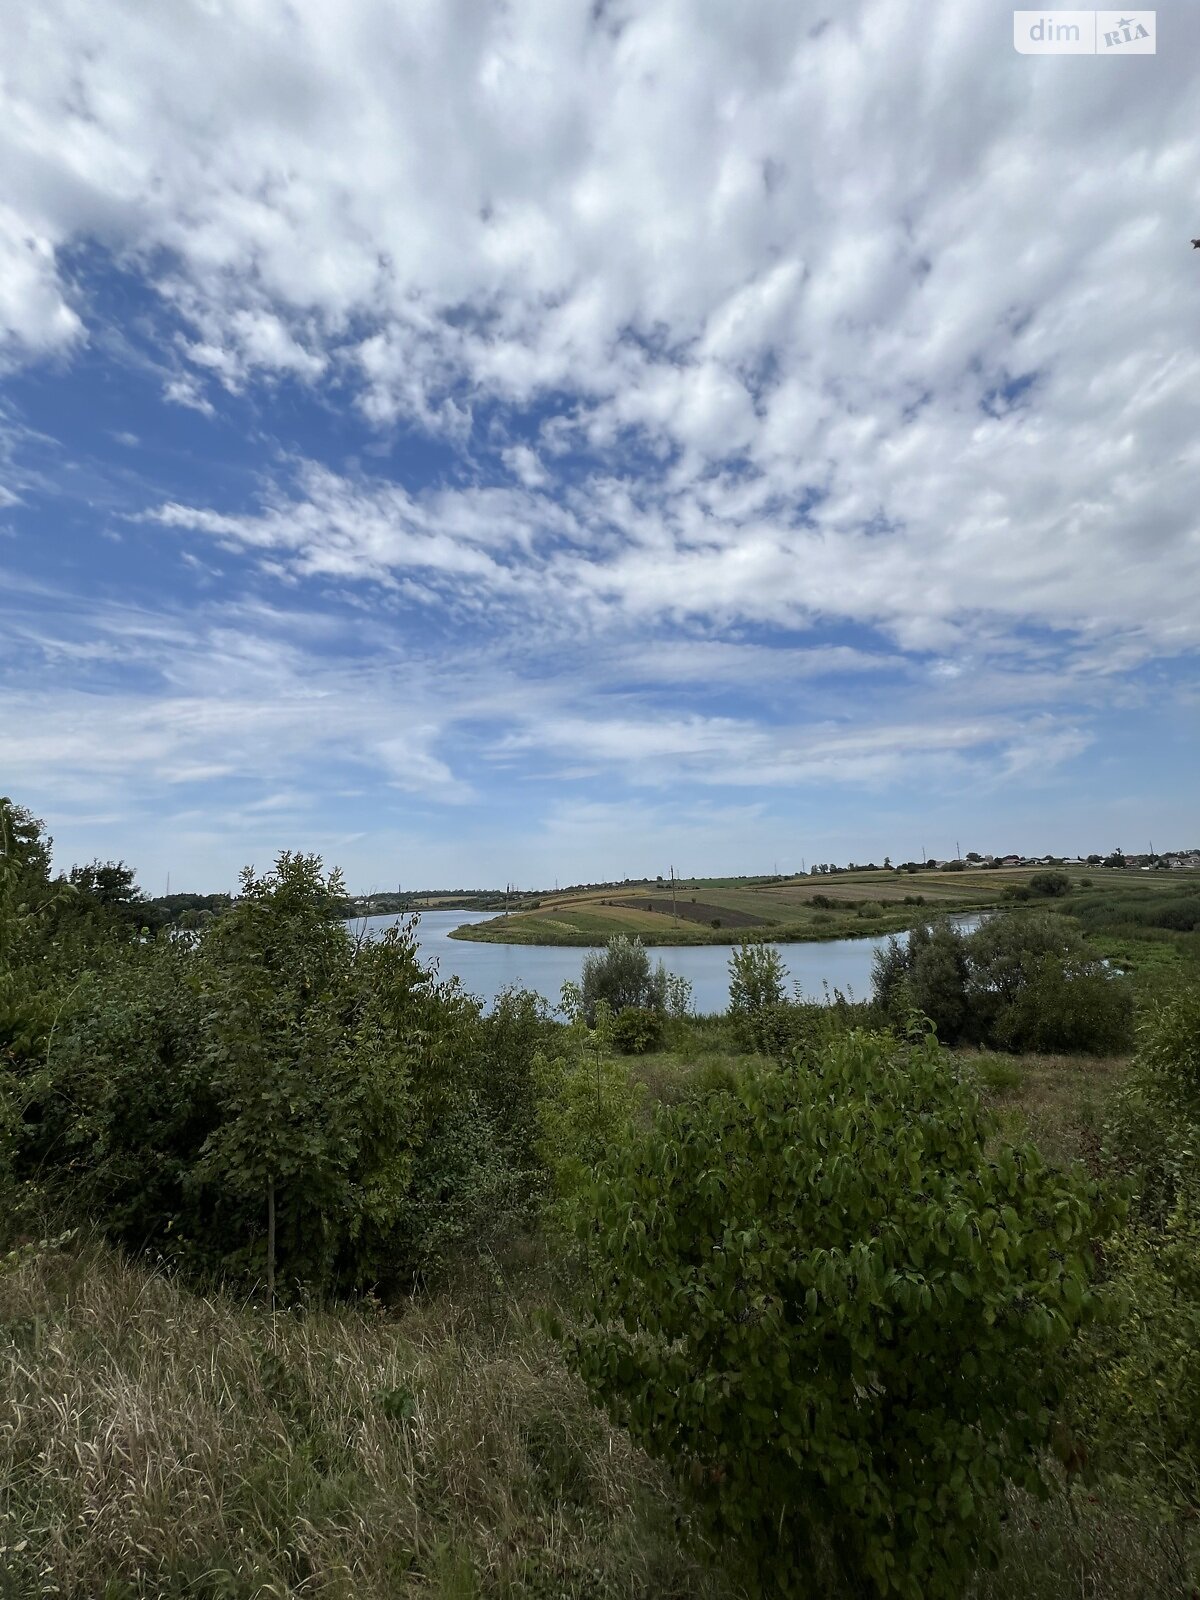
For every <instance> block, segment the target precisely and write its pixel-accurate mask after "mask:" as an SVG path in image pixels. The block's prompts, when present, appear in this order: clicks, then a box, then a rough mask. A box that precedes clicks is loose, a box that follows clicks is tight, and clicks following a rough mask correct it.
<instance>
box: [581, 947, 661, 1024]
mask: <svg viewBox="0 0 1200 1600" xmlns="http://www.w3.org/2000/svg"><path fill="white" fill-rule="evenodd" d="M579 988H580V993H581V997H582V1001H583V1011H584V1016H585V1017H586V1018H587V1022H588V1025H589V1027H590V1026H591V1025H592V1023H593V1022H594V1021H595V1016H596V1005H597V1002H598V1001H601V1000H603V1001H604V1003H605V1005H607V1006H608V1008H609V1010H610V1011H611V1012H612V1013H613V1014H614V1015H615V1014H616V1013H617V1012H620V1011H623V1010H624V1009H625V1007H626V1006H639V1007H642V1008H644V1009H647V1010H650V1011H665V1010H666V1006H667V969H666V968H665V967H664V966H663V964H662V962H661V961H660V962H659V963H658V964H657V966H656V967H654V968H653V969H651V966H650V956H649V954H648V952H647V950H646V948H645V946H644V945H643V944H642V941H641V940H640V939H636V938H635V939H630V938H627V937H626V935H625V934H623V933H618V934H614V935H613V937H612V938H611V939H610V940H609V941H608V943H607V945H606V946H605V948H604V949H603V950H589V951H588V953H587V954H586V955H585V956H584V958H583V971H582V973H581V974H580V980H579Z"/></svg>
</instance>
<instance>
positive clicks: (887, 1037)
mask: <svg viewBox="0 0 1200 1600" xmlns="http://www.w3.org/2000/svg"><path fill="white" fill-rule="evenodd" d="M0 845H2V846H3V848H2V849H0V1202H2V1203H0V1354H2V1355H3V1357H4V1360H3V1361H0V1479H2V1480H3V1482H4V1485H5V1493H4V1495H3V1497H0V1596H3V1597H7V1596H8V1595H10V1594H11V1595H12V1596H13V1597H14V1600H16V1597H18V1596H19V1597H21V1600H24V1597H25V1596H27V1595H28V1596H32V1595H35V1594H37V1595H49V1594H53V1595H57V1596H58V1597H59V1600H95V1597H96V1596H103V1597H105V1600H143V1597H148V1596H150V1595H163V1596H179V1597H182V1596H184V1595H189V1596H195V1597H197V1600H262V1597H263V1596H266V1595H271V1596H275V1597H277V1600H302V1597H303V1600H518V1597H520V1600H525V1597H530V1600H692V1597H694V1600H751V1597H755V1600H767V1597H770V1600H800V1597H805V1600H859V1597H863V1600H866V1597H874V1600H912V1597H915V1596H920V1597H921V1600H1060V1597H1061V1596H1062V1595H1063V1594H1064V1593H1068V1592H1070V1593H1079V1594H1081V1595H1087V1596H1089V1597H1091V1600H1142V1597H1145V1600H1150V1597H1152V1596H1153V1597H1154V1600H1161V1597H1168V1600H1189V1597H1191V1596H1193V1595H1194V1594H1195V1592H1196V1584H1197V1582H1198V1581H1200V1515H1198V1513H1200V1443H1198V1441H1200V1360H1198V1358H1197V1354H1196V1352H1197V1351H1198V1350H1200V1279H1198V1276H1197V1270H1196V1263H1197V1261H1198V1260H1200V1184H1198V1182H1197V1178H1196V1168H1195V1161H1194V1156H1193V1154H1192V1153H1193V1152H1194V1150H1195V1149H1196V1148H1197V1142H1198V1141H1200V1091H1198V1089H1197V1084H1198V1082H1200V1077H1198V1073H1197V1062H1198V1061H1200V906H1198V905H1197V901H1200V884H1198V883H1194V882H1190V881H1187V880H1186V879H1184V880H1182V881H1180V880H1176V881H1172V882H1169V883H1164V882H1161V881H1160V882H1157V883H1153V884H1149V883H1146V882H1145V881H1138V880H1136V879H1133V878H1132V877H1131V878H1130V879H1129V881H1127V882H1123V883H1118V882H1117V880H1116V875H1115V874H1114V875H1113V876H1112V877H1111V878H1105V879H1102V881H1100V882H1096V883H1090V884H1089V883H1086V882H1084V881H1083V879H1082V876H1081V877H1080V878H1079V879H1078V880H1077V881H1076V880H1075V879H1074V878H1073V877H1072V878H1065V875H1062V876H1057V877H1056V876H1055V875H1054V874H1043V875H1041V881H1040V882H1039V881H1038V875H1036V874H1035V875H1032V876H1029V877H1028V878H1027V881H1025V882H1011V881H1010V882H1009V883H1008V885H1007V886H1006V887H1002V888H1001V889H1000V891H999V894H998V896H997V897H996V898H995V899H994V900H993V901H992V904H994V905H1003V906H1007V907H1010V908H1011V909H1012V912H1013V914H1012V915H1008V916H1004V917H995V918H991V919H989V920H988V921H987V922H985V924H984V926H983V927H982V928H980V929H978V930H976V931H974V932H971V933H964V932H956V931H955V930H954V928H953V927H952V926H951V925H950V924H949V923H948V922H947V921H946V920H944V919H939V918H938V916H937V912H938V911H939V910H941V911H947V910H957V909H959V908H960V907H959V906H951V905H947V904H946V901H947V900H950V899H952V898H954V895H953V891H951V890H950V889H949V888H948V889H947V893H946V895H945V896H944V897H943V900H942V903H941V904H940V905H939V906H936V907H935V906H932V905H930V904H929V902H928V899H927V900H926V902H925V904H924V905H914V904H913V903H911V902H910V903H909V904H907V905H906V904H905V903H904V900H903V897H902V896H901V897H900V898H899V899H898V900H895V899H894V900H893V901H892V902H891V903H890V907H889V908H887V909H888V912H889V914H893V913H894V914H895V915H897V916H908V917H911V918H912V919H913V920H914V921H916V920H917V919H918V918H920V917H921V916H924V918H925V920H926V921H927V922H928V924H929V925H928V926H927V927H924V928H921V930H920V931H919V933H917V934H915V935H914V937H913V938H912V939H910V940H909V941H907V943H906V944H905V945H903V946H901V945H900V944H899V942H895V943H893V944H891V945H889V946H886V947H885V948H883V949H882V950H880V951H879V952H878V954H877V957H876V961H875V967H874V974H873V993H872V995H871V997H870V998H869V999H865V1000H861V1001H859V1000H853V999H848V998H847V997H845V996H844V995H841V994H838V993H837V992H836V991H834V993H833V995H832V996H831V997H830V999H829V1003H828V1004H819V1003H816V1002H805V1001H802V1000H799V999H789V998H788V990H787V983H786V972H785V970H784V968H785V964H784V961H783V959H782V957H781V956H780V953H779V952H777V951H776V950H774V949H773V948H771V947H770V945H769V944H768V943H766V942H764V941H763V940H761V939H759V938H758V936H757V934H756V933H755V930H754V927H753V926H752V927H750V928H748V929H747V928H746V924H745V923H743V930H745V932H748V933H749V934H750V935H751V936H750V937H749V939H746V940H745V942H743V943H742V944H741V946H740V948H738V949H735V950H732V951H731V952H730V962H729V966H730V1007H729V1010H728V1012H726V1013H722V1014H720V1015H704V1016H697V1015H695V1014H694V1012H693V1010H692V1003H691V992H690V988H689V986H688V984H687V983H686V981H684V980H683V979H681V978H678V977H674V976H673V975H671V974H670V973H668V972H666V970H665V967H664V966H663V964H662V963H655V962H653V961H652V960H651V957H650V954H649V953H648V952H647V951H646V950H645V949H644V948H642V946H641V945H640V944H639V943H638V942H637V939H636V937H631V936H628V935H625V936H616V937H613V938H612V939H611V940H610V941H608V942H607V947H606V949H605V950H603V951H600V952H594V953H592V954H590V955H588V956H587V957H585V959H584V960H583V962H582V969H581V973H580V980H579V982H578V983H577V984H570V983H569V984H566V985H564V988H563V991H562V1005H561V1006H560V1008H559V1010H560V1013H561V1014H562V1015H564V1016H565V1017H566V1019H567V1020H560V1019H559V1017H558V1016H556V1015H555V1014H554V1013H552V1011H551V1009H550V1007H549V1006H548V1005H547V1004H546V1003H545V1002H544V1001H543V1000H542V999H541V998H540V997H538V996H537V995H535V994H533V993H531V992H529V991H527V990H522V989H517V988H514V989H509V990H506V991H503V992H502V994H501V995H500V996H499V997H498V1000H497V1003H496V1006H495V1007H494V1009H493V1010H492V1011H490V1012H487V1013H485V1012H484V1011H483V1009H482V1004H481V1003H480V1002H478V1001H476V1000H474V999H472V997H470V996H468V995H465V994H464V993H463V992H462V991H461V990H460V989H459V987H458V986H457V985H456V984H453V983H441V982H439V980H438V978H437V974H436V971H435V970H431V969H429V968H427V967H425V966H424V965H423V963H422V961H421V960H420V957H419V952H418V950H417V947H416V941H415V934H414V930H413V929H412V928H411V927H408V926H404V925H401V926H398V927H395V928H392V929H388V930H385V931H384V933H383V936H382V937H381V938H379V939H363V938H357V937H355V935H354V933H353V932H352V930H351V929H349V928H348V927H347V926H346V924H345V921H344V906H345V900H346V895H345V886H344V884H343V882H342V880H341V878H340V875H339V874H338V873H337V872H336V871H334V870H329V869H327V868H326V867H325V866H324V864H323V863H322V862H321V861H320V859H319V858H317V857H311V856H303V855H294V854H290V853H288V852H284V853H282V854H281V855H280V856H279V857H278V858H277V860H276V863H275V866H274V868H273V869H272V870H271V871H269V872H267V873H264V874H261V875H257V876H256V875H255V874H254V873H253V871H251V870H250V869H247V871H246V872H245V873H244V875H243V879H242V885H241V893H240V894H239V895H238V896H237V897H236V898H234V899H233V900H232V901H231V903H230V904H229V905H228V906H227V907H226V908H224V909H221V910H220V911H219V914H214V915H212V916H211V917H209V918H208V919H206V920H205V921H203V922H201V923H200V924H199V925H198V926H196V927H194V928H192V929H190V930H188V931H187V932H186V933H185V934H183V935H180V934H179V933H177V932H175V931H171V930H167V929H161V930H159V931H158V933H157V934H155V933H152V932H148V931H147V928H146V925H145V923H144V922H143V921H142V920H141V918H140V916H139V914H138V913H139V911H140V910H141V909H142V907H143V905H144V900H143V899H141V898H139V895H138V892H137V890H136V885H135V884H134V882H133V878H132V873H131V872H130V873H127V881H126V877H123V876H122V874H121V873H120V872H118V871H116V870H110V869H112V868H113V864H111V863H109V864H99V863H96V864H93V869H87V870H86V871H84V872H79V873H73V874H72V875H71V876H70V877H67V878H64V877H62V876H61V875H60V876H59V877H54V876H52V870H51V859H50V841H49V840H48V838H47V837H46V835H45V832H44V829H43V827H42V825H41V823H40V822H39V821H38V819H36V818H34V817H33V816H32V815H31V814H30V813H28V812H27V811H24V810H22V808H20V807H17V806H13V805H12V804H11V803H10V802H8V801H5V800H0ZM1181 878H1182V875H1181ZM1064 879H1065V882H1064ZM654 887H655V889H657V886H654ZM746 887H747V886H746V885H744V884H743V885H742V886H741V887H740V889H739V887H738V886H732V887H730V886H729V885H728V884H726V885H724V886H723V885H722V884H719V883H711V882H710V883H709V884H706V885H704V886H703V888H704V892H705V893H707V894H708V895H709V896H727V897H729V898H727V899H725V900H723V902H722V903H724V904H726V906H727V909H728V910H729V911H731V912H732V911H740V913H741V915H742V917H743V918H747V919H754V918H755V916H756V911H761V910H762V909H763V908H762V907H761V906H758V907H756V905H755V903H754V902H749V903H747V902H745V901H743V902H742V903H741V904H740V905H739V904H737V903H735V901H734V899H733V898H732V897H733V896H736V895H739V894H740V893H743V892H744V891H745V889H746ZM763 887H764V888H765V887H768V886H765V885H764V886H763ZM770 887H774V888H777V889H780V890H783V891H784V892H785V895H786V891H787V890H788V888H789V886H788V885H787V884H781V883H776V884H775V885H771V886H770ZM825 887H828V888H830V889H833V888H834V887H835V886H833V885H827V886H823V888H825ZM906 887H907V886H906ZM836 888H838V889H844V890H845V891H846V892H847V893H848V894H849V895H850V897H851V901H852V899H853V897H855V896H857V897H859V898H861V895H862V888H861V884H849V885H843V884H838V885H836ZM689 892H690V891H689ZM696 892H697V896H698V899H697V902H696V903H697V904H701V903H709V902H701V901H700V899H699V894H700V889H699V887H698V888H697V891H696ZM910 892H912V891H910ZM915 892H917V893H920V892H921V890H920V886H919V885H918V887H917V889H916V891H915ZM677 893H678V888H677ZM968 893H969V889H968V890H967V891H964V890H963V889H962V888H961V887H960V888H959V890H958V898H959V899H960V901H961V899H963V898H966V897H967V894H968ZM621 898H622V899H626V900H628V899H636V898H637V897H636V896H634V895H630V894H628V893H627V892H622V895H621ZM830 898H831V899H832V898H834V896H833V895H832V894H830ZM875 898H876V901H877V903H879V902H880V901H881V897H880V896H879V895H878V894H876V896H875ZM611 909H614V910H618V911H621V912H622V913H623V914H629V915H644V916H653V915H657V914H658V913H656V912H651V911H648V910H647V911H644V912H643V911H642V909H641V907H640V906H637V905H635V906H634V907H629V906H628V905H626V906H622V907H614V908H611ZM812 909H813V910H817V911H824V910H827V909H828V908H827V907H824V906H817V907H813V908H812ZM859 909H860V908H859V907H857V906H855V905H853V904H852V903H850V902H843V905H842V911H843V913H844V914H847V915H849V916H853V917H854V918H855V919H856V920H857V919H858V910H859ZM788 914H790V913H786V912H783V913H780V916H781V919H782V916H783V915H788ZM862 920H865V919H862ZM757 925H758V926H761V923H760V924H757ZM776 926H778V923H777V924H776ZM712 931H714V932H715V931H717V930H712ZM861 931H865V930H861ZM767 937H768V938H769V937H771V935H769V934H768V936H767ZM1106 945H1107V946H1110V947H1117V946H1120V947H1121V948H1123V949H1124V950H1125V951H1126V952H1127V953H1129V954H1131V955H1132V957H1134V958H1135V959H1133V960H1132V961H1131V962H1130V965H1132V967H1133V976H1132V977H1131V978H1129V979H1123V978H1122V979H1118V978H1116V977H1115V976H1114V975H1113V974H1112V973H1111V970H1110V969H1108V968H1106V967H1105V966H1104V964H1103V963H1102V962H1101V961H1099V960H1097V959H1096V956H1097V952H1098V951H1099V950H1101V949H1103V948H1104V947H1105V946H1106Z"/></svg>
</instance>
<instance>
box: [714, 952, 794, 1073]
mask: <svg viewBox="0 0 1200 1600" xmlns="http://www.w3.org/2000/svg"><path fill="white" fill-rule="evenodd" d="M786 982H787V968H786V967H785V966H784V964H783V958H782V957H781V956H780V954H779V951H778V950H776V949H775V947H774V946H773V945H769V944H763V943H762V942H761V941H759V940H753V939H747V940H746V941H745V942H744V943H742V944H740V945H738V946H737V947H736V949H734V950H733V951H732V952H731V953H730V957H729V1004H728V1006H727V1008H726V1009H727V1013H728V1015H729V1016H730V1017H731V1018H732V1019H733V1022H734V1028H735V1030H736V1032H737V1035H738V1038H739V1039H740V1040H741V1042H742V1044H743V1046H744V1047H745V1048H747V1049H751V1050H764V1051H769V1050H771V1049H772V1045H771V1043H769V1042H768V1038H767V1033H768V1032H771V1031H773V1030H772V1029H771V1028H768V1027H767V1026H766V1023H767V1014H768V1013H777V1012H778V1010H779V1008H780V1007H781V1006H782V1005H783V1003H784V998H785V991H784V985H785V983H786ZM776 1020H777V1018H774V1019H772V1021H776Z"/></svg>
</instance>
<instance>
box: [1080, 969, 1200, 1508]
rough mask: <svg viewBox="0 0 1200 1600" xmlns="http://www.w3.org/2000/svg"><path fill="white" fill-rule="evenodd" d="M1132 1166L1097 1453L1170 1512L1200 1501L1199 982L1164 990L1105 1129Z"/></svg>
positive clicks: (1095, 1365) (1093, 1370) (1092, 1356)
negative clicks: (1129, 1208)
mask: <svg viewBox="0 0 1200 1600" xmlns="http://www.w3.org/2000/svg"><path fill="white" fill-rule="evenodd" d="M1105 1145H1106V1150H1105V1153H1106V1155H1107V1157H1108V1159H1109V1161H1110V1162H1111V1163H1112V1164H1113V1165H1114V1166H1116V1167H1118V1169H1124V1170H1125V1171H1126V1172H1127V1173H1129V1174H1130V1176H1131V1177H1132V1186H1133V1189H1134V1205H1133V1216H1132V1221H1131V1225H1130V1226H1129V1227H1128V1228H1127V1229H1125V1230H1124V1231H1123V1232H1121V1233H1118V1234H1116V1235H1115V1236H1114V1237H1113V1238H1112V1239H1111V1240H1109V1241H1108V1242H1107V1244H1106V1246H1105V1256H1106V1261H1107V1267H1108V1271H1109V1273H1110V1276H1111V1280H1112V1281H1111V1298H1112V1302H1113V1307H1114V1314H1113V1315H1112V1316H1111V1317H1109V1318H1108V1319H1106V1320H1105V1321H1104V1322H1103V1323H1102V1324H1099V1325H1098V1326H1097V1327H1096V1329H1095V1330H1094V1331H1093V1333H1092V1336H1091V1337H1090V1339H1089V1341H1088V1346H1087V1349H1086V1352H1085V1360H1084V1361H1083V1362H1082V1363H1081V1366H1082V1367H1084V1369H1085V1382H1084V1385H1083V1411H1084V1414H1085V1416H1086V1418H1087V1421H1088V1425H1089V1431H1090V1439H1091V1444H1092V1453H1093V1458H1094V1463H1095V1465H1096V1466H1097V1467H1099V1468H1100V1469H1101V1470H1102V1471H1103V1472H1105V1473H1106V1474H1108V1475H1109V1476H1113V1477H1117V1478H1120V1479H1121V1480H1123V1481H1125V1482H1126V1483H1127V1484H1128V1485H1129V1486H1130V1487H1131V1488H1132V1489H1133V1492H1134V1495H1135V1496H1136V1497H1140V1498H1143V1499H1144V1500H1147V1501H1148V1502H1149V1503H1150V1505H1151V1507H1152V1508H1153V1509H1154V1510H1155V1511H1157V1512H1158V1514H1159V1515H1160V1516H1161V1517H1162V1518H1163V1519H1164V1520H1167V1521H1191V1520H1194V1518H1195V1514H1196V1506H1197V1504H1200V1175H1198V1173H1197V1168H1196V1152H1197V1151H1198V1150H1200V981H1197V980H1196V979H1195V978H1194V977H1193V978H1191V979H1190V980H1188V981H1185V982H1183V983H1179V984H1177V985H1176V986H1174V987H1173V988H1172V989H1171V990H1170V991H1168V992H1167V993H1165V994H1162V995H1159V996H1157V997H1156V998H1155V999H1154V1000H1153V1002H1152V1003H1151V1004H1150V1006H1149V1007H1148V1009H1147V1012H1146V1014H1145V1016H1144V1017H1143V1019H1142V1021H1141V1025H1140V1029H1139V1039H1138V1050H1137V1054H1136V1055H1135V1057H1134V1060H1133V1063H1132V1065H1131V1068H1130V1071H1129V1073H1128V1075H1127V1077H1126V1079H1125V1082H1124V1083H1123V1085H1122V1087H1121V1090H1120V1092H1119V1095H1118V1098H1117V1101H1116V1104H1115V1106H1114V1109H1113V1113H1112V1115H1111V1117H1110V1119H1109V1123H1108V1126H1107V1128H1106V1130H1105Z"/></svg>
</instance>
